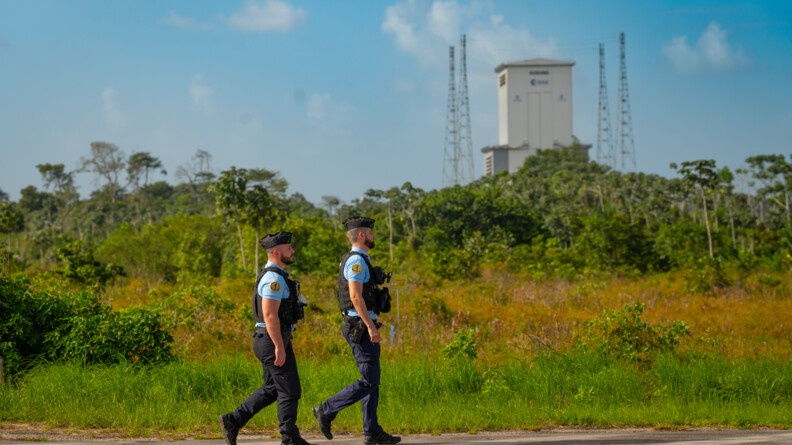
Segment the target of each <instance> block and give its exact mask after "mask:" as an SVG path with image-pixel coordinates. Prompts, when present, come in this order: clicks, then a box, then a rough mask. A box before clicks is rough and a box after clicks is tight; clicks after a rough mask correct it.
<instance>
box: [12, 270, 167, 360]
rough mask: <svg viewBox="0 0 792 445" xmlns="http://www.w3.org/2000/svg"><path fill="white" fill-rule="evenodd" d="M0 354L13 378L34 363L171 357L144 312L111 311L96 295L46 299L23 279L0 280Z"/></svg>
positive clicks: (155, 318) (153, 317)
mask: <svg viewBox="0 0 792 445" xmlns="http://www.w3.org/2000/svg"><path fill="white" fill-rule="evenodd" d="M0 310H1V311H2V313H3V316H2V317H0V355H1V356H3V357H4V359H5V363H6V371H7V372H8V374H9V375H13V374H15V373H18V372H20V371H23V370H24V369H26V368H28V367H30V366H32V365H33V364H35V363H36V362H38V361H41V360H45V361H61V360H75V361H79V362H82V363H119V362H131V363H156V362H162V361H166V360H169V359H171V358H172V357H173V355H172V353H171V344H172V342H173V338H172V337H171V336H170V334H168V333H167V332H166V331H165V330H164V329H163V327H162V323H161V321H160V315H159V313H158V312H156V311H151V310H147V309H128V310H125V311H120V312H113V311H112V309H111V308H110V306H108V305H106V304H103V303H102V302H101V301H100V300H99V297H98V296H97V294H96V293H94V292H89V291H85V292H81V293H78V294H74V295H63V296H59V295H52V294H50V293H49V292H36V291H33V290H32V289H30V287H29V283H28V281H27V278H26V277H21V278H18V279H16V280H13V281H12V280H10V279H8V278H0Z"/></svg>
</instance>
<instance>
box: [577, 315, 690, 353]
mask: <svg viewBox="0 0 792 445" xmlns="http://www.w3.org/2000/svg"><path fill="white" fill-rule="evenodd" d="M643 311H644V304H643V303H640V302H638V303H636V304H634V305H633V306H630V305H625V306H624V307H623V308H622V309H621V310H606V311H603V312H602V313H600V315H599V316H598V317H597V318H595V319H593V320H588V321H586V322H585V323H584V324H583V334H582V335H580V336H578V337H577V338H576V339H575V346H576V347H577V348H582V349H583V350H590V351H594V352H595V353H597V354H599V355H601V356H604V357H608V358H615V359H623V360H627V361H629V362H638V363H641V362H649V361H651V360H652V359H653V358H654V356H655V354H657V353H659V352H669V351H673V350H674V348H675V347H676V345H677V344H679V341H680V340H681V339H682V338H683V337H686V336H687V335H689V331H688V326H687V325H686V324H685V323H684V322H682V321H674V322H672V323H671V324H670V325H666V326H662V325H661V326H651V325H649V324H648V323H646V322H645V321H643V320H641V314H642V313H643Z"/></svg>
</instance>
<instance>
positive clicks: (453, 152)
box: [443, 46, 459, 186]
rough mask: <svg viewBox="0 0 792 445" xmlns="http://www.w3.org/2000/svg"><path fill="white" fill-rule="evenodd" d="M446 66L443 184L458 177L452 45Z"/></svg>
mask: <svg viewBox="0 0 792 445" xmlns="http://www.w3.org/2000/svg"><path fill="white" fill-rule="evenodd" d="M448 68H449V69H448V109H447V110H446V133H445V148H444V151H443V158H444V159H443V186H448V185H455V184H458V179H459V172H458V166H459V162H457V155H458V153H459V137H458V135H457V127H458V125H459V121H458V119H457V117H458V116H457V101H456V81H455V78H454V71H455V70H454V47H453V46H450V47H449V48H448ZM449 170H450V171H449Z"/></svg>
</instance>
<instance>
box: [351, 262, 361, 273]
mask: <svg viewBox="0 0 792 445" xmlns="http://www.w3.org/2000/svg"><path fill="white" fill-rule="evenodd" d="M352 272H353V273H360V272H363V267H361V266H360V264H358V263H355V264H353V265H352Z"/></svg>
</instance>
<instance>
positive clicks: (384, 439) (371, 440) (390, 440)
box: [363, 431, 401, 445]
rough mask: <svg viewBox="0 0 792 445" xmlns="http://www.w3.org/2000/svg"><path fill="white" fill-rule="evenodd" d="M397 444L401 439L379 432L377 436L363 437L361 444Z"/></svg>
mask: <svg viewBox="0 0 792 445" xmlns="http://www.w3.org/2000/svg"><path fill="white" fill-rule="evenodd" d="M399 442H401V437H399V436H391V435H390V434H388V433H386V432H385V431H381V432H380V433H379V434H377V435H375V436H365V437H364V438H363V443H364V444H366V445H375V444H387V445H393V444H395V443H399Z"/></svg>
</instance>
